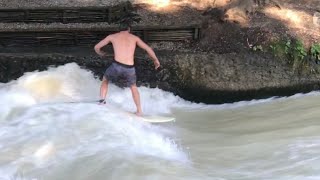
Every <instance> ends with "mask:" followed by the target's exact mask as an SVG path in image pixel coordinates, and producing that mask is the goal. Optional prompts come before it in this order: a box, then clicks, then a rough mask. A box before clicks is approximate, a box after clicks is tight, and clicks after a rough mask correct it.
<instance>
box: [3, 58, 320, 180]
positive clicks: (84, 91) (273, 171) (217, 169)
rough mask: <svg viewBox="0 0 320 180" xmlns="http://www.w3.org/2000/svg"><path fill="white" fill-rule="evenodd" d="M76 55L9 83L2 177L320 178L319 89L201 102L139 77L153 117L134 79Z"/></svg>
mask: <svg viewBox="0 0 320 180" xmlns="http://www.w3.org/2000/svg"><path fill="white" fill-rule="evenodd" d="M100 83H101V80H99V78H97V77H95V76H94V75H93V73H92V72H90V71H89V70H86V69H84V68H82V67H80V66H78V65H77V64H76V63H70V64H66V65H63V66H59V67H50V68H48V70H46V71H41V72H39V71H36V72H28V73H25V74H24V75H23V76H22V77H20V78H18V79H16V80H13V81H11V82H8V83H2V84H0V99H1V101H0V180H16V179H18V180H93V179H94V180H100V179H101V180H102V179H104V180H105V179H121V180H122V179H124V180H135V179H137V180H144V179H146V180H149V179H150V180H163V179H170V180H176V179H177V180H178V179H181V180H182V179H183V180H185V179H187V180H188V179H204V180H206V179H208V180H209V179H210V180H215V179H217V180H222V179H228V180H229V179H237V180H239V179H252V180H256V179H290V180H292V179H320V166H319V165H320V126H319V125H320V121H319V119H318V118H319V117H320V111H319V110H318V103H319V101H320V94H319V92H312V93H308V94H296V95H294V96H291V97H281V98H276V97H274V98H269V99H263V100H252V101H243V102H237V103H232V104H221V105H206V104H202V103H192V102H189V101H186V100H183V99H182V98H180V97H178V96H175V95H174V94H172V93H170V92H166V91H163V90H161V89H158V88H149V87H139V91H140V96H141V102H142V108H143V111H144V113H145V114H149V115H154V114H158V115H170V116H173V117H175V118H176V121H174V122H169V123H162V124H150V123H147V122H143V121H141V119H139V117H133V116H128V115H126V114H124V113H119V112H117V111H114V109H113V108H116V109H120V110H124V111H128V112H134V111H135V105H134V102H133V100H132V98H131V92H130V90H129V89H128V88H120V87H117V86H115V85H113V84H110V86H109V91H108V95H107V101H108V104H110V105H111V106H112V107H113V108H109V107H108V106H103V105H98V104H97V103H96V102H94V101H95V100H98V99H99V97H98V95H99V88H100Z"/></svg>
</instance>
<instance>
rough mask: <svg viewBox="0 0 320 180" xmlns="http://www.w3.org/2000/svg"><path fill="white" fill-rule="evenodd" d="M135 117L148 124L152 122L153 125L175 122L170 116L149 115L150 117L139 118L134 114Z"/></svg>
mask: <svg viewBox="0 0 320 180" xmlns="http://www.w3.org/2000/svg"><path fill="white" fill-rule="evenodd" d="M132 115H133V116H136V117H137V118H138V119H141V120H143V121H146V122H151V123H164V122H170V121H174V120H175V118H174V117H169V116H159V115H148V116H141V117H140V116H137V115H134V114H132Z"/></svg>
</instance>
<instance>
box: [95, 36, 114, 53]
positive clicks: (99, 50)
mask: <svg viewBox="0 0 320 180" xmlns="http://www.w3.org/2000/svg"><path fill="white" fill-rule="evenodd" d="M110 42H111V36H110V35H109V36H107V37H106V38H104V39H103V40H102V41H100V42H99V43H98V44H97V45H95V46H94V50H95V51H96V53H97V54H99V55H100V56H104V55H106V53H105V52H103V51H101V48H102V47H103V46H105V45H107V44H109V43H110Z"/></svg>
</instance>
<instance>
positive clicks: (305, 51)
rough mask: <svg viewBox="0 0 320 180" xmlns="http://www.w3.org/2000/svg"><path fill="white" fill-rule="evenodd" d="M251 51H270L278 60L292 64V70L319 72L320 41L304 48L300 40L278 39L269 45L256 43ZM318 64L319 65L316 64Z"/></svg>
mask: <svg viewBox="0 0 320 180" xmlns="http://www.w3.org/2000/svg"><path fill="white" fill-rule="evenodd" d="M252 50H253V51H264V52H270V51H271V52H272V54H273V55H274V56H276V57H277V58H279V59H280V60H284V61H286V62H287V63H288V64H290V65H291V66H292V69H293V71H294V72H297V73H302V72H307V73H317V74H320V67H318V66H319V65H320V43H314V44H312V45H311V47H309V48H306V47H305V45H304V44H303V43H302V41H301V40H298V39H280V40H276V41H274V42H272V43H270V44H269V47H264V46H262V45H257V46H253V47H252ZM318 64H319V65H318Z"/></svg>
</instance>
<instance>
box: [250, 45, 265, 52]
mask: <svg viewBox="0 0 320 180" xmlns="http://www.w3.org/2000/svg"><path fill="white" fill-rule="evenodd" d="M252 50H253V51H263V47H262V46H261V45H258V46H253V47H252Z"/></svg>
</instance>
